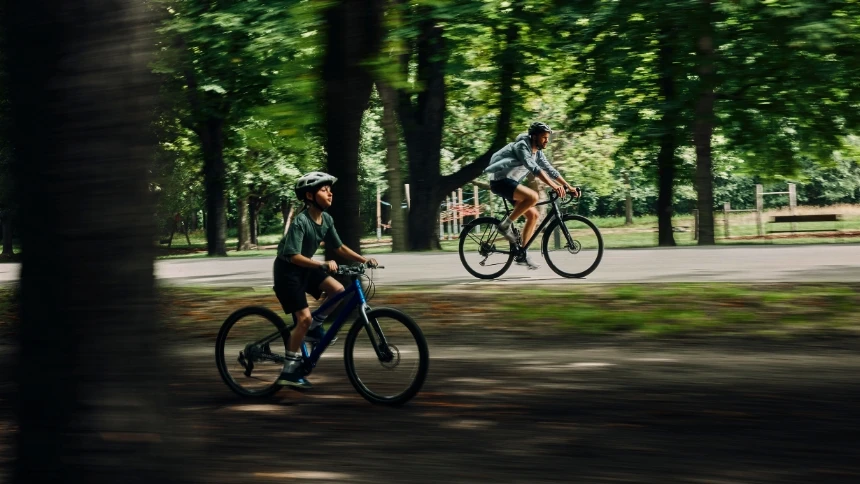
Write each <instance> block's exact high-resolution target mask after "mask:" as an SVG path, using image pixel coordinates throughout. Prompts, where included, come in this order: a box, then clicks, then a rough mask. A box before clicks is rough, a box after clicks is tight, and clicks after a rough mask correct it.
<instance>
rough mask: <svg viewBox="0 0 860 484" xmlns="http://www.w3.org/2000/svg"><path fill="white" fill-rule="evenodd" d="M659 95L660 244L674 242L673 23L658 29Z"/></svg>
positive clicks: (675, 117)
mask: <svg viewBox="0 0 860 484" xmlns="http://www.w3.org/2000/svg"><path fill="white" fill-rule="evenodd" d="M660 34H661V35H660V50H659V65H660V95H661V96H662V98H663V102H664V103H665V104H664V107H663V118H662V120H661V124H662V125H663V129H662V134H661V135H660V152H659V153H658V155H657V187H658V196H657V241H658V244H659V245H660V246H661V247H673V246H675V234H674V233H673V232H672V214H673V212H674V210H673V207H672V204H673V202H674V198H675V193H674V191H675V151H676V150H677V149H678V135H677V130H678V121H679V113H678V96H677V91H676V87H675V68H674V62H675V42H676V40H677V32H676V30H675V27H674V26H668V27H663V28H662V29H661V32H660Z"/></svg>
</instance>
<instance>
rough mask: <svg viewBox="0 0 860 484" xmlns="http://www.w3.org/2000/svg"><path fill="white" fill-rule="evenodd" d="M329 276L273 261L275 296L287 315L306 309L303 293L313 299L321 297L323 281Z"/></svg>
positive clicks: (320, 271)
mask: <svg viewBox="0 0 860 484" xmlns="http://www.w3.org/2000/svg"><path fill="white" fill-rule="evenodd" d="M328 277H329V275H328V274H326V273H325V272H323V271H322V270H319V269H308V268H305V267H298V266H296V265H293V264H290V263H289V262H287V261H285V260H283V259H280V258H276V259H275V287H274V289H275V296H277V297H278V301H279V302H280V303H281V307H282V308H284V312H285V313H287V314H290V315H291V314H293V313H294V312H296V311H300V310H302V309H304V308H306V307H308V298H307V297H306V296H305V293H308V294H310V295H311V296H313V297H314V299H319V298H320V297H321V296H322V289H320V285H322V283H323V281H325V280H326V278H328Z"/></svg>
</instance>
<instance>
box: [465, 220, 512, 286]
mask: <svg viewBox="0 0 860 484" xmlns="http://www.w3.org/2000/svg"><path fill="white" fill-rule="evenodd" d="M514 251H515V249H514V246H513V245H512V244H511V243H510V242H508V240H507V239H506V238H505V237H504V236H503V235H502V234H501V233H500V232H499V220H498V219H496V218H493V217H480V218H477V219H475V220H473V221H471V222H469V223H468V225H466V226H465V227H464V228H463V231H462V232H460V262H462V263H463V267H465V268H466V270H467V271H469V274H472V275H473V276H475V277H477V278H479V279H495V278H496V277H499V276H501V275H502V274H504V273H505V271H506V270H508V268H509V267H510V266H511V262H513V260H514Z"/></svg>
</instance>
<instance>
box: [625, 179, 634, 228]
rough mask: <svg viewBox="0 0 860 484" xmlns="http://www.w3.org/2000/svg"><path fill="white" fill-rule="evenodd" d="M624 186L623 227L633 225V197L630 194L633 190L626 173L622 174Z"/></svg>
mask: <svg viewBox="0 0 860 484" xmlns="http://www.w3.org/2000/svg"><path fill="white" fill-rule="evenodd" d="M624 186H625V189H626V191H627V196H626V197H625V200H624V225H633V196H632V195H631V193H630V192H631V190H632V189H633V188H632V186H631V185H630V174H629V173H627V171H625V172H624Z"/></svg>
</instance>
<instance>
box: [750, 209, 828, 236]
mask: <svg viewBox="0 0 860 484" xmlns="http://www.w3.org/2000/svg"><path fill="white" fill-rule="evenodd" d="M840 220H842V216H841V215H838V214H835V213H823V214H816V215H775V216H773V217H771V218H770V220H769V221H768V222H769V223H772V224H779V223H790V224H795V223H805V222H839V221H840ZM834 230H835V229H834ZM824 231H827V229H812V230H794V226H793V225H792V230H768V231H767V232H768V233H779V232H824Z"/></svg>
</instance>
